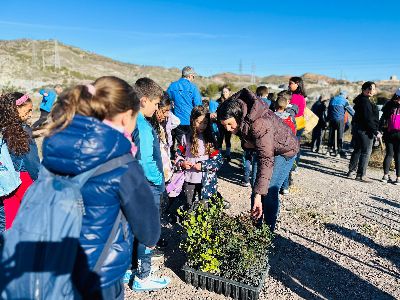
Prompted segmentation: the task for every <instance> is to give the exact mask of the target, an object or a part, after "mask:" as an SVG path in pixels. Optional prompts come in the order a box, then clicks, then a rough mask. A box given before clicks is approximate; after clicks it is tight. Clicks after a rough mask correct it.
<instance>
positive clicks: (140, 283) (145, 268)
mask: <svg viewBox="0 0 400 300" xmlns="http://www.w3.org/2000/svg"><path fill="white" fill-rule="evenodd" d="M135 88H136V89H137V90H138V91H139V92H140V111H139V114H138V119H137V124H136V128H135V130H134V132H133V139H134V141H135V144H136V145H137V147H138V152H137V154H136V158H137V159H138V160H139V163H140V164H141V166H142V167H143V170H144V174H145V176H146V178H147V181H148V182H149V184H150V187H151V191H152V193H153V200H154V203H155V204H156V206H157V208H158V209H160V199H161V195H162V194H163V193H164V191H165V181H164V172H163V163H162V158H161V151H160V143H159V140H158V137H157V134H156V132H155V130H154V129H153V128H152V126H151V124H150V123H149V121H147V119H146V118H152V117H153V115H154V113H155V112H156V110H157V108H158V105H159V103H160V101H161V99H162V98H163V90H162V88H161V87H160V86H159V85H158V84H157V83H156V82H155V81H153V80H152V79H150V78H140V79H138V80H137V81H136V83H135ZM137 252H138V260H139V266H138V268H137V272H136V276H135V278H134V282H133V290H134V291H149V290H158V289H162V288H165V287H167V286H168V284H169V283H170V281H171V279H170V278H168V277H161V278H156V277H153V276H151V257H152V252H153V249H151V248H148V247H146V246H145V245H143V244H139V246H138V249H137ZM134 263H135V262H134Z"/></svg>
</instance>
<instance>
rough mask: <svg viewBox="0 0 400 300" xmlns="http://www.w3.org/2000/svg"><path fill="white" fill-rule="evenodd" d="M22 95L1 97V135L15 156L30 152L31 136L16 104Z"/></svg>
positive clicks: (9, 94)
mask: <svg viewBox="0 0 400 300" xmlns="http://www.w3.org/2000/svg"><path fill="white" fill-rule="evenodd" d="M22 96H23V94H21V93H8V94H4V95H1V96H0V112H1V113H0V133H1V135H2V138H3V140H4V141H5V142H6V144H7V148H8V149H9V150H10V152H11V153H13V154H15V155H18V156H19V155H23V154H25V153H27V152H29V140H30V138H29V135H28V133H27V132H25V130H24V128H23V122H22V120H21V118H20V117H19V114H18V109H17V105H16V104H15V102H16V101H17V100H18V99H19V98H20V97H22Z"/></svg>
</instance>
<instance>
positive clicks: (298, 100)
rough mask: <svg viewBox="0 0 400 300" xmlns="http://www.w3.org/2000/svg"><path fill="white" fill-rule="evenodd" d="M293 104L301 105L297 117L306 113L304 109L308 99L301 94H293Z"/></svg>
mask: <svg viewBox="0 0 400 300" xmlns="http://www.w3.org/2000/svg"><path fill="white" fill-rule="evenodd" d="M290 103H291V104H296V105H297V106H298V107H299V111H298V113H297V115H296V118H297V117H301V116H302V115H304V109H305V108H306V99H304V97H303V96H302V95H300V94H293V95H292V99H291V100H290Z"/></svg>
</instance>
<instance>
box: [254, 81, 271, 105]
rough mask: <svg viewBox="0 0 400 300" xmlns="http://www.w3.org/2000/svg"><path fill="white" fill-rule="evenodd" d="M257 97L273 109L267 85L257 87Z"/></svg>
mask: <svg viewBox="0 0 400 300" xmlns="http://www.w3.org/2000/svg"><path fill="white" fill-rule="evenodd" d="M256 95H257V96H258V97H260V98H261V100H262V101H264V102H265V103H266V104H267V105H268V107H271V103H272V101H271V100H270V99H269V98H268V95H269V92H268V88H267V87H266V86H265V85H261V86H259V87H257V89H256Z"/></svg>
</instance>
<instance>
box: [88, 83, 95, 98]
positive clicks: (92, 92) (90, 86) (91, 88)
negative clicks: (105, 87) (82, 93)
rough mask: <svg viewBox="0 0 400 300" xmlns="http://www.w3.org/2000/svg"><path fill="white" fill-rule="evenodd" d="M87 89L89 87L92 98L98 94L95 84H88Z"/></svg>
mask: <svg viewBox="0 0 400 300" xmlns="http://www.w3.org/2000/svg"><path fill="white" fill-rule="evenodd" d="M86 87H87V89H88V91H89V93H90V94H91V95H92V96H94V94H96V88H95V87H94V85H93V84H87V85H86Z"/></svg>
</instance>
